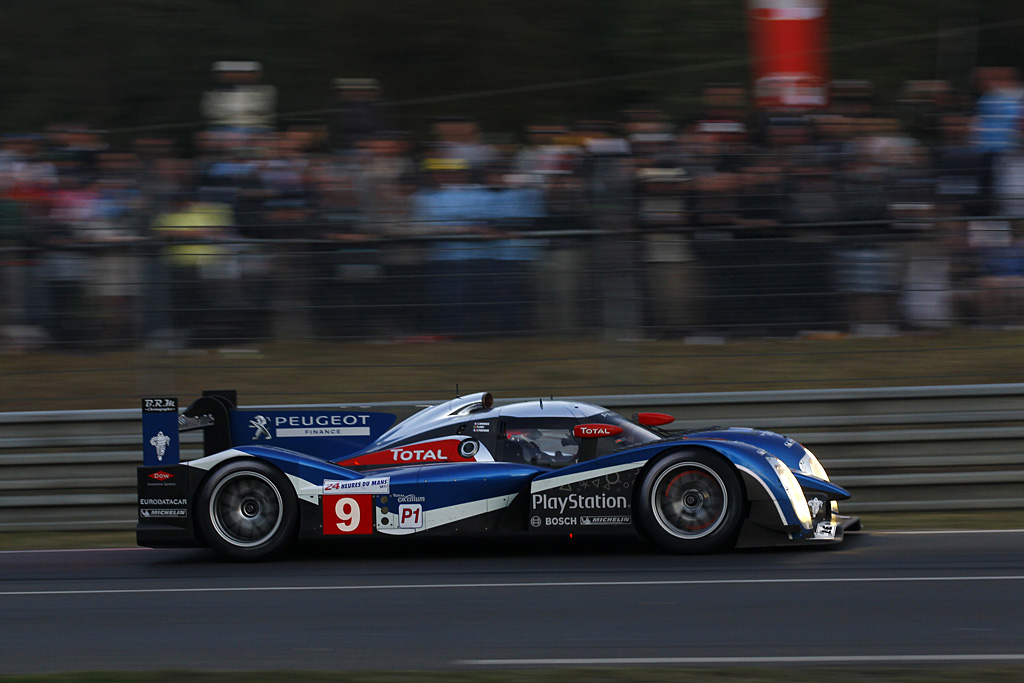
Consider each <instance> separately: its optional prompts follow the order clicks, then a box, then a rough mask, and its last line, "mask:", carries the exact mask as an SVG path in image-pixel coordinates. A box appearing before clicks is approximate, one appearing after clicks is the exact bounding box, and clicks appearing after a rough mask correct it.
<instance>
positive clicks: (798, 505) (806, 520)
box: [764, 455, 820, 529]
mask: <svg viewBox="0 0 1024 683" xmlns="http://www.w3.org/2000/svg"><path fill="white" fill-rule="evenodd" d="M764 459H765V460H767V461H768V464H769V465H771V466H772V469H774V470H775V474H777V475H778V476H779V481H780V482H782V488H783V489H785V491H786V495H787V496H789V504H790V505H791V506H792V507H793V511H794V512H796V516H797V519H799V520H800V524H801V525H802V526H803V527H804V528H805V529H810V528H811V511H810V509H809V508H808V507H807V499H806V498H804V491H803V489H801V488H800V484H798V483H797V481H796V477H794V476H793V472H792V471H791V470H790V469H789V468H788V467H786V463H784V462H782V461H781V460H779V459H778V458H776V457H775V456H774V455H766V456H764ZM819 467H820V465H819Z"/></svg>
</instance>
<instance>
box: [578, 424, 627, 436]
mask: <svg viewBox="0 0 1024 683" xmlns="http://www.w3.org/2000/svg"><path fill="white" fill-rule="evenodd" d="M621 433H622V427H619V426H618V425H606V424H584V425H576V426H575V427H573V430H572V434H573V436H575V437H582V438H584V439H594V438H599V437H602V436H615V435H616V434H621Z"/></svg>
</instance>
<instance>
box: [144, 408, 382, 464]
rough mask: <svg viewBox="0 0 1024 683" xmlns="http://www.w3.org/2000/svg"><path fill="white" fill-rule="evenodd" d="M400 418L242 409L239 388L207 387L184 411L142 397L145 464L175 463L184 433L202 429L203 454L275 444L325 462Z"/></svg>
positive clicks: (374, 436)
mask: <svg viewBox="0 0 1024 683" xmlns="http://www.w3.org/2000/svg"><path fill="white" fill-rule="evenodd" d="M394 422H395V416H394V415H393V414H391V413H375V412H370V411H364V410H341V409H331V408H312V409H305V410H289V409H278V408H266V409H255V410H239V409H238V395H237V392H235V391H233V390H232V391H204V392H203V395H202V397H200V398H197V399H196V400H195V401H193V402H192V403H191V404H190V405H189V406H188V408H186V409H185V410H183V411H180V412H179V409H178V399H177V398H144V399H142V446H143V464H144V465H147V466H150V467H160V466H168V465H175V464H177V463H178V462H179V461H180V459H181V450H180V441H179V436H180V433H181V432H188V431H194V430H202V431H203V454H204V455H213V454H215V453H220V452H221V451H226V450H228V449H230V448H235V447H238V446H251V445H260V446H276V447H278V448H283V449H287V450H291V451H298V452H300V453H305V454H306V455H311V456H313V457H316V458H320V459H323V460H337V459H338V458H343V457H345V456H347V455H350V454H352V453H356V452H358V451H361V450H363V449H364V448H366V447H367V446H369V445H370V444H371V443H373V442H374V441H375V440H377V438H378V437H380V436H381V435H382V434H383V433H384V432H386V431H387V430H388V429H389V428H390V427H391V425H392V424H394Z"/></svg>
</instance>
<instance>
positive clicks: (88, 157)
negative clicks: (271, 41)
mask: <svg viewBox="0 0 1024 683" xmlns="http://www.w3.org/2000/svg"><path fill="white" fill-rule="evenodd" d="M214 73H215V75H216V76H217V78H218V82H217V84H216V86H215V87H213V88H211V90H210V91H209V92H207V93H206V94H205V95H204V97H203V100H202V102H201V108H202V111H203V114H204V116H205V117H206V119H207V125H206V126H205V127H204V129H203V130H201V131H199V132H197V133H196V135H195V136H194V139H193V141H192V144H191V146H190V151H189V152H188V153H186V152H185V151H183V149H182V147H181V146H180V145H179V144H176V142H175V141H173V140H172V139H171V138H164V137H160V136H151V137H146V136H142V137H138V138H136V139H135V140H134V141H133V142H132V143H131V144H130V145H128V146H125V147H124V148H118V147H114V146H111V145H110V144H109V143H108V140H107V136H105V135H104V134H103V132H101V131H98V130H95V129H92V128H90V127H88V126H83V125H53V126H50V127H49V128H48V129H46V131H45V132H43V133H40V134H9V135H4V136H2V138H0V278H2V282H0V334H2V335H3V337H2V338H0V344H3V343H5V342H6V343H8V344H19V345H25V344H41V345H46V344H52V345H57V346H79V347H103V348H109V347H113V346H134V345H139V344H149V345H165V346H186V345H194V344H222V343H226V342H229V341H232V340H257V339H267V338H284V337H288V338H298V337H303V338H308V337H321V338H332V339H353V338H403V337H414V338H437V337H447V336H469V337H476V336H488V335H508V334H531V333H543V334H558V335H573V334H604V335H610V336H613V337H615V338H633V337H646V338H660V337H669V336H678V335H723V334H796V333H800V332H806V331H822V330H831V331H839V332H854V333H860V334H892V333H896V332H899V331H902V330H911V329H929V328H939V327H946V326H950V325H957V324H970V325H993V326H1006V325H1019V324H1022V323H1024V241H1022V237H1024V230H1022V229H1024V221H1022V219H1024V153H1022V147H1021V134H1022V130H1024V90H1022V86H1021V83H1020V81H1019V79H1018V76H1017V74H1016V73H1015V72H1014V71H1013V70H1011V69H996V68H992V69H982V70H979V72H978V74H977V79H976V86H977V92H976V93H975V95H974V96H969V95H965V94H962V93H958V92H956V91H954V89H953V88H951V87H950V86H949V84H947V83H944V82H936V81H926V82H924V81H919V82H911V83H908V84H907V86H906V88H905V91H904V95H903V97H902V99H901V100H900V101H899V102H895V103H888V104H887V105H886V106H884V107H882V106H880V105H879V104H878V103H877V102H876V101H875V98H874V97H873V93H872V91H871V86H870V84H869V83H866V82H851V81H848V82H837V83H835V84H834V87H833V92H832V98H831V104H830V106H829V107H828V108H827V109H824V110H815V111H811V112H808V111H761V110H756V109H753V108H752V107H751V106H750V105H749V102H748V99H747V93H746V91H745V90H744V88H742V87H740V86H735V85H727V84H723V85H712V86H708V87H707V88H706V90H705V93H704V98H703V106H702V110H701V111H699V112H694V114H693V116H691V117H689V118H688V120H686V121H685V122H682V123H680V122H676V121H672V120H670V118H669V117H668V116H666V115H665V114H664V113H663V111H661V110H660V109H659V108H658V107H655V106H643V107H634V108H630V109H627V110H625V111H623V112H622V114H621V116H620V118H619V119H618V120H616V121H580V122H576V123H574V124H572V125H533V126H530V127H528V128H527V129H526V130H525V131H522V136H521V138H520V137H518V136H515V135H508V136H502V135H488V134H486V133H485V132H484V131H482V130H481V128H480V126H479V125H478V123H477V122H476V121H475V120H473V119H472V118H469V117H454V116H453V117H442V118H437V119H436V120H435V121H434V123H433V125H432V129H431V131H430V133H429V135H423V136H420V138H421V139H417V138H415V137H414V136H412V135H410V134H409V133H407V132H403V131H400V130H398V129H397V122H396V120H397V117H396V112H395V111H393V109H392V108H391V107H389V106H388V105H387V103H386V102H385V101H384V100H382V98H381V94H380V88H379V85H378V84H377V82H376V81H374V80H372V79H338V80H337V81H336V82H335V83H334V92H335V94H336V96H337V98H338V101H337V102H336V104H335V106H334V107H333V109H332V114H331V115H330V116H329V117H325V118H324V119H316V120H312V119H310V120H287V121H284V120H281V119H280V118H279V117H278V116H277V113H276V109H277V101H276V99H277V95H276V91H275V89H274V88H273V87H272V86H271V85H268V84H265V83H263V82H262V73H261V69H260V66H259V65H258V64H256V63H252V62H224V63H218V64H217V65H215V68H214Z"/></svg>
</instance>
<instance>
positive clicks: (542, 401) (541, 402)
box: [539, 399, 544, 410]
mask: <svg viewBox="0 0 1024 683" xmlns="http://www.w3.org/2000/svg"><path fill="white" fill-rule="evenodd" d="M539 400H540V409H541V410H544V399H539Z"/></svg>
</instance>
